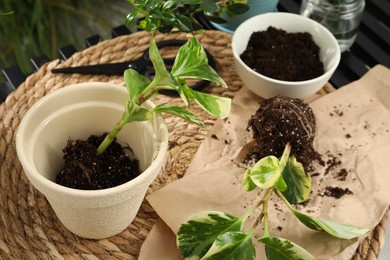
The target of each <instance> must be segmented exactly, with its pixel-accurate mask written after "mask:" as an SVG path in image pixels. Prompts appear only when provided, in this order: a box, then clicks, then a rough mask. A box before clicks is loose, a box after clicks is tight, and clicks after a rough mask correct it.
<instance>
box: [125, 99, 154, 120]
mask: <svg viewBox="0 0 390 260" xmlns="http://www.w3.org/2000/svg"><path fill="white" fill-rule="evenodd" d="M151 118H152V115H151V113H150V112H149V110H147V109H146V108H143V107H140V106H138V105H137V104H135V103H133V102H131V101H127V102H126V106H125V113H123V116H122V121H124V122H126V123H130V122H135V121H146V120H149V119H151Z"/></svg>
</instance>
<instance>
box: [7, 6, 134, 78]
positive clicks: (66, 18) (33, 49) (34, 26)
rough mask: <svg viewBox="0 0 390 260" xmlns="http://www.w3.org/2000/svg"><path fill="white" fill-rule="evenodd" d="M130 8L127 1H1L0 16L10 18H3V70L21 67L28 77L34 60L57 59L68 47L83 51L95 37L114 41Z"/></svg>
mask: <svg viewBox="0 0 390 260" xmlns="http://www.w3.org/2000/svg"><path fill="white" fill-rule="evenodd" d="M130 8H131V7H130V4H129V3H128V2H127V1H126V0H111V1H110V0H55V1H53V0H1V1H0V13H3V14H6V15H0V69H2V68H6V67H9V66H12V65H19V67H20V68H21V69H22V71H23V72H24V73H28V72H31V71H32V67H31V63H30V59H31V58H34V57H37V56H39V55H42V54H45V55H47V56H48V57H49V58H50V59H55V58H57V49H58V48H60V47H63V46H66V45H68V44H73V45H74V46H75V47H76V49H78V50H82V49H84V48H85V46H84V41H85V39H86V38H88V37H89V36H92V35H95V34H99V35H100V36H102V38H103V39H106V38H110V33H111V29H112V28H113V27H115V26H118V25H121V24H123V23H124V20H125V17H126V14H127V13H128V12H129V10H130ZM1 77H2V75H1V76H0V82H2V81H4V79H2V78H1Z"/></svg>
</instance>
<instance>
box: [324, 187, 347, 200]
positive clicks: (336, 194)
mask: <svg viewBox="0 0 390 260" xmlns="http://www.w3.org/2000/svg"><path fill="white" fill-rule="evenodd" d="M352 194H353V192H352V191H351V190H350V189H348V188H345V189H343V188H340V187H332V186H327V187H326V188H325V192H324V195H325V196H327V197H333V198H336V199H339V198H341V197H342V196H344V195H352Z"/></svg>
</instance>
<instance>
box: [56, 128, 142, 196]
mask: <svg viewBox="0 0 390 260" xmlns="http://www.w3.org/2000/svg"><path fill="white" fill-rule="evenodd" d="M105 136H106V134H103V135H100V136H96V135H91V136H90V137H89V138H88V139H87V140H68V142H67V145H66V147H65V148H64V149H63V152H64V155H63V159H64V162H65V165H64V168H63V169H62V170H61V171H60V172H59V173H58V175H57V177H56V182H57V183H58V184H60V185H63V186H66V187H70V188H75V189H82V190H99V189H106V188H111V187H115V186H118V185H121V184H123V183H125V182H128V181H130V180H132V179H133V178H135V177H137V176H138V175H139V173H140V170H139V165H138V160H136V159H131V158H130V157H129V156H128V155H127V154H126V152H125V150H129V151H130V152H131V149H130V147H125V148H123V147H122V146H121V145H120V144H119V143H117V142H116V141H114V142H113V143H111V145H110V146H109V147H108V148H107V149H106V151H105V152H104V153H103V154H102V155H100V156H97V155H96V149H97V147H98V146H99V144H100V143H101V142H102V140H103V139H104V137H105Z"/></svg>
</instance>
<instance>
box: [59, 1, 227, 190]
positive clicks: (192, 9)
mask: <svg viewBox="0 0 390 260" xmlns="http://www.w3.org/2000/svg"><path fill="white" fill-rule="evenodd" d="M234 2H235V1H222V2H215V1H188V0H184V1H146V0H143V1H130V3H131V4H132V5H133V7H134V10H135V11H133V12H131V13H130V14H129V15H128V16H127V24H130V23H132V22H134V21H135V18H136V17H139V16H143V19H142V21H141V22H140V24H139V25H138V27H139V28H140V29H143V30H146V31H148V32H150V36H151V39H150V47H149V58H150V60H151V62H152V64H153V69H154V71H155V75H154V77H153V79H148V78H147V77H145V76H143V75H141V74H140V73H138V72H137V71H136V70H134V69H127V70H126V71H125V72H124V80H125V84H126V87H127V90H128V93H129V96H130V98H129V100H128V101H127V102H126V105H125V111H124V113H123V115H122V118H121V119H120V120H119V121H118V123H117V124H116V125H115V126H114V127H113V129H112V130H111V131H110V132H109V133H108V134H107V135H106V136H105V138H104V140H103V141H102V142H101V143H100V145H99V146H98V148H97V150H96V155H97V156H98V157H102V155H103V153H104V152H105V151H106V149H107V148H108V147H109V146H110V144H111V143H112V142H114V141H115V139H116V136H117V134H118V133H119V132H120V131H121V129H122V128H123V126H124V125H126V124H128V123H131V122H140V121H146V120H149V119H151V118H152V117H153V113H169V114H172V115H174V116H178V117H180V118H183V119H184V120H186V121H189V122H191V123H194V124H197V125H199V126H201V127H205V125H204V123H203V122H202V121H201V120H200V119H199V118H198V117H197V116H195V115H194V114H193V113H191V112H190V111H188V110H187V109H186V108H188V107H189V106H190V102H191V101H194V102H195V103H197V104H198V105H199V106H200V107H201V108H202V109H203V110H205V111H206V112H208V113H209V114H211V115H212V116H215V117H217V118H225V117H227V116H228V114H229V112H230V105H231V100H230V99H229V98H226V97H220V96H214V95H210V94H207V93H202V92H199V91H196V90H194V89H192V88H190V87H189V86H188V84H187V80H188V79H191V80H206V81H210V82H212V83H214V84H216V85H219V86H222V87H224V88H226V87H227V85H226V83H225V82H224V80H223V79H222V78H221V77H220V76H219V75H218V73H217V72H216V71H215V70H214V69H213V68H212V67H211V66H210V65H209V64H208V59H207V55H206V52H205V51H204V49H203V47H202V45H201V44H200V42H199V41H198V39H197V38H196V37H194V36H193V35H188V41H187V43H186V44H184V45H183V46H181V47H180V49H179V50H178V53H177V55H176V57H175V60H174V63H173V66H172V68H171V70H170V71H169V70H168V69H167V68H166V65H165V64H164V61H163V59H162V57H161V55H160V52H159V50H158V47H157V44H156V39H155V33H156V31H160V32H170V31H172V30H176V29H175V28H177V29H178V30H179V31H182V32H192V31H194V30H199V29H200V25H199V24H198V23H197V21H196V20H195V19H194V15H195V13H197V12H200V11H202V10H203V11H204V12H214V11H213V10H216V9H218V4H223V5H231V4H232V3H234ZM161 90H171V91H172V90H173V91H176V92H177V93H178V95H179V96H180V98H181V99H182V100H183V103H184V105H185V107H186V108H182V107H180V106H176V105H171V104H159V105H157V106H155V107H152V108H149V109H148V108H146V107H145V106H143V104H144V103H145V102H146V101H147V100H153V99H154V98H155V97H156V96H157V95H158V94H159V91H161ZM76 150H77V149H76ZM77 153H78V151H76V155H72V154H71V152H69V154H70V155H69V156H68V157H72V158H75V159H76V160H81V162H76V163H73V165H76V168H81V169H80V170H81V171H82V173H80V175H78V174H74V173H73V172H74V171H73V170H68V169H67V170H62V171H61V173H60V174H59V175H58V176H60V177H58V176H57V181H58V180H64V179H69V178H68V177H66V178H65V177H63V176H64V175H65V174H67V173H68V172H70V174H71V175H75V176H84V177H85V178H86V181H85V182H87V183H88V182H90V179H91V174H90V172H89V171H88V172H87V173H83V169H82V168H85V167H84V166H83V167H79V166H78V165H79V164H82V165H84V162H83V161H82V160H83V159H80V158H79V157H80V156H78V154H77ZM65 156H66V152H65ZM95 159H96V158H94V160H95ZM96 161H98V159H96ZM91 164H93V165H95V163H91ZM66 165H68V164H67V163H66ZM104 171H105V170H103V172H104ZM136 174H137V173H136ZM99 175H102V174H99ZM132 176H134V175H132ZM75 178H79V177H75ZM101 178H104V176H103V177H101ZM129 178H133V177H129ZM70 179H71V181H70V182H71V183H74V182H73V177H71V178H70ZM124 179H125V180H124V181H126V180H129V179H128V178H127V177H126V178H124ZM104 181H105V180H104ZM58 183H60V184H62V185H65V186H70V185H67V184H65V183H63V182H62V181H58ZM72 185H74V184H72ZM100 186H102V185H100V184H98V185H97V187H98V188H100ZM110 186H111V184H107V185H106V184H105V185H104V187H102V188H107V187H110ZM75 188H81V187H79V186H78V187H75ZM86 188H87V189H95V188H94V187H86Z"/></svg>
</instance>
